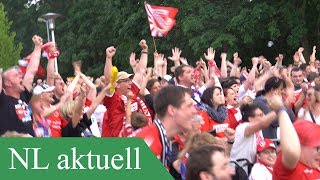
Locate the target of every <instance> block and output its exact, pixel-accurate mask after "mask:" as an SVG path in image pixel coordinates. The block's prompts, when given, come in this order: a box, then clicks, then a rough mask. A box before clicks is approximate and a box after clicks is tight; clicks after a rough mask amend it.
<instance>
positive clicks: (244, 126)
mask: <svg viewBox="0 0 320 180" xmlns="http://www.w3.org/2000/svg"><path fill="white" fill-rule="evenodd" d="M240 110H241V112H242V121H243V123H241V124H239V125H238V126H237V128H236V136H235V141H234V144H233V146H232V149H231V154H230V158H231V160H232V161H236V160H237V159H243V158H244V159H247V160H248V161H249V162H250V163H252V164H254V163H255V162H256V150H257V142H259V141H261V140H263V135H262V131H261V130H262V129H264V128H266V127H268V126H269V125H270V124H271V123H272V121H273V120H274V119H275V118H276V113H275V112H272V113H269V114H268V115H264V113H263V112H262V111H261V109H260V108H259V107H258V106H257V105H255V104H245V105H243V106H242V107H241V109H240Z"/></svg>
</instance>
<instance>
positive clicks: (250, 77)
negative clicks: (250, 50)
mask: <svg viewBox="0 0 320 180" xmlns="http://www.w3.org/2000/svg"><path fill="white" fill-rule="evenodd" d="M258 63H259V58H257V57H253V58H252V69H251V70H250V72H249V74H248V78H247V80H246V81H245V82H244V83H243V86H244V90H248V89H249V87H250V85H251V84H253V83H254V80H255V78H256V71H257V66H258Z"/></svg>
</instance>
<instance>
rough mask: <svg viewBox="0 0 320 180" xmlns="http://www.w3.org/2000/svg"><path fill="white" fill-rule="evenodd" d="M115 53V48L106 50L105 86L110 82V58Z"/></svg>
mask: <svg viewBox="0 0 320 180" xmlns="http://www.w3.org/2000/svg"><path fill="white" fill-rule="evenodd" d="M115 53H116V48H114V47H113V46H111V47H108V48H107V49H106V62H105V65H104V77H105V84H109V83H110V81H111V72H112V57H113V56H114V55H115Z"/></svg>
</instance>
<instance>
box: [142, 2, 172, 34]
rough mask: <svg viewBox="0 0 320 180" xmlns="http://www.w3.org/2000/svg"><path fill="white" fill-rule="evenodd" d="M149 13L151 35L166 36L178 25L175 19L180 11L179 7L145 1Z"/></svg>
mask: <svg viewBox="0 0 320 180" xmlns="http://www.w3.org/2000/svg"><path fill="white" fill-rule="evenodd" d="M144 5H145V7H146V11H147V14H148V20H149V25H150V31H151V35H152V36H153V37H164V36H166V35H167V34H168V32H169V31H170V30H171V29H172V27H173V26H174V25H176V20H175V19H174V18H175V16H176V15H177V13H178V9H177V8H172V7H164V6H152V5H150V4H148V3H146V2H145V3H144Z"/></svg>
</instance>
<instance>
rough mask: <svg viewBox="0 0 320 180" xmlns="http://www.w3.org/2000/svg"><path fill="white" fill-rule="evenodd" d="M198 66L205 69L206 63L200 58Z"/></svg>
mask: <svg viewBox="0 0 320 180" xmlns="http://www.w3.org/2000/svg"><path fill="white" fill-rule="evenodd" d="M199 64H200V66H201V67H202V68H203V69H207V65H206V62H204V61H203V59H202V58H200V61H199Z"/></svg>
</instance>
